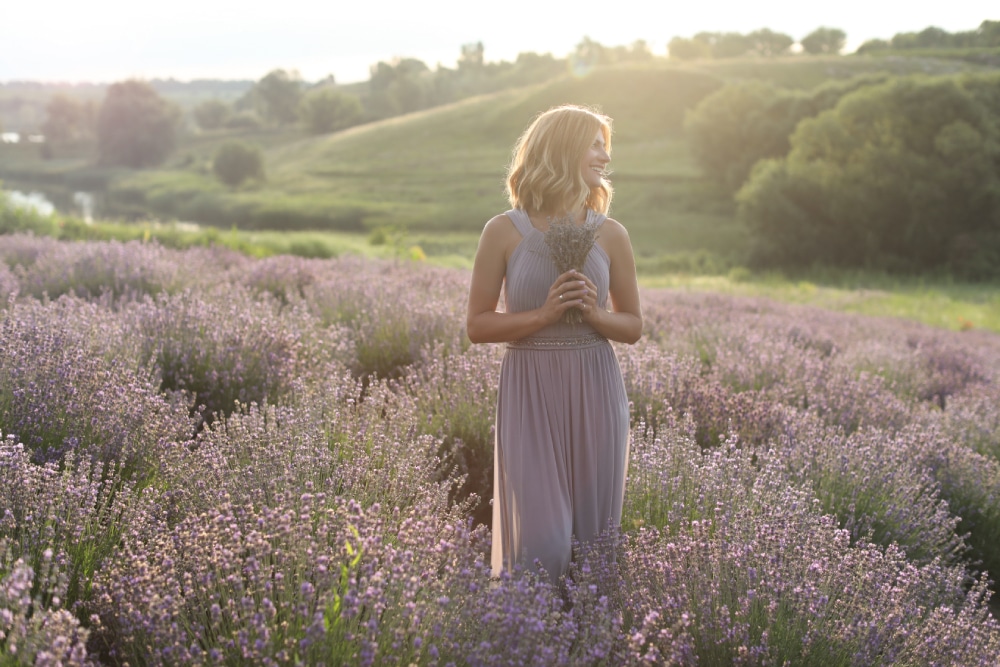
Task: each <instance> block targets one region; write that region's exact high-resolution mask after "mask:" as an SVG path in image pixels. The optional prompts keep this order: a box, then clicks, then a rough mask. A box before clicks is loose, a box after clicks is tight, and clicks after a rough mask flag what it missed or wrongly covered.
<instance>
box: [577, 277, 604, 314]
mask: <svg viewBox="0 0 1000 667" xmlns="http://www.w3.org/2000/svg"><path fill="white" fill-rule="evenodd" d="M575 274H576V276H577V277H578V278H579V279H580V280H582V281H583V286H584V290H585V293H584V295H583V298H582V299H581V300H580V305H578V306H577V308H579V309H580V312H581V313H582V314H583V321H584V322H587V323H592V322H593V320H594V318H596V317H599V316H600V312H599V311H600V309H599V308H598V307H597V285H595V284H594V282H593V281H592V280H591V279H590V278H588V277H587V276H585V275H583V274H582V273H580V272H579V271H576V272H575Z"/></svg>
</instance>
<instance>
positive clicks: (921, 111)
mask: <svg viewBox="0 0 1000 667" xmlns="http://www.w3.org/2000/svg"><path fill="white" fill-rule="evenodd" d="M970 82H972V80H971V79H969V80H965V81H964V82H959V81H957V80H955V79H944V78H941V79H930V80H927V79H920V78H897V79H893V80H890V81H888V82H886V83H883V84H880V85H875V86H867V87H863V88H860V89H858V90H856V91H855V92H853V93H851V94H849V95H846V96H845V97H843V98H842V99H841V100H840V102H839V103H838V104H837V106H836V107H834V108H833V109H829V110H827V111H825V112H823V113H821V114H819V115H818V116H816V117H815V118H810V119H807V120H804V121H803V122H802V123H800V125H799V126H798V128H797V129H796V131H795V133H794V134H793V135H792V138H791V151H790V152H789V154H788V156H787V157H786V158H778V159H771V160H765V161H763V162H761V163H760V164H758V166H757V167H755V168H754V170H753V173H752V174H751V176H750V179H749V181H748V182H747V183H746V184H745V185H744V187H743V188H742V189H741V190H740V192H739V193H738V194H737V201H738V204H739V215H740V218H741V220H743V221H744V222H745V223H746V224H747V225H748V226H749V227H750V229H751V230H752V231H753V233H754V237H755V241H756V248H755V251H754V254H755V257H756V261H757V262H758V263H761V264H774V263H777V264H782V265H795V264H798V265H808V264H810V263H813V262H817V261H819V262H824V263H828V264H836V265H841V266H857V267H866V266H867V267H874V266H877V267H882V268H890V269H905V270H923V269H928V268H933V267H938V266H943V265H950V266H951V267H952V268H953V269H954V270H955V271H956V272H959V273H965V274H967V275H985V274H987V273H989V272H990V271H992V272H993V273H994V274H995V273H997V272H998V271H1000V267H998V266H996V265H995V264H993V263H991V260H990V258H995V257H996V256H997V253H998V252H1000V170H998V169H997V165H998V164H1000V124H998V123H997V120H998V118H997V112H996V111H993V110H991V109H988V108H986V107H985V106H984V105H983V103H982V102H981V101H980V99H983V98H979V97H978V96H977V94H970V92H969V90H968V88H969V86H970V85H972V83H970ZM977 85H978V84H977ZM987 87H988V86H987Z"/></svg>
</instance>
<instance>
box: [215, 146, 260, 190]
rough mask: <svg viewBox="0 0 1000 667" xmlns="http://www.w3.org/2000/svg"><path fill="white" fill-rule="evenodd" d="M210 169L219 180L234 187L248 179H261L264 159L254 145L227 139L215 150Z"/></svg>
mask: <svg viewBox="0 0 1000 667" xmlns="http://www.w3.org/2000/svg"><path fill="white" fill-rule="evenodd" d="M212 171H213V172H214V173H215V176H216V177H217V178H218V179H219V180H220V181H222V182H223V183H225V184H226V185H228V186H229V187H233V188H235V187H237V186H239V185H242V184H243V183H244V182H245V181H247V180H249V179H257V180H263V179H264V161H263V158H262V157H261V153H260V149H258V148H256V147H255V146H250V145H248V144H245V143H243V142H241V141H227V142H226V143H224V144H222V146H220V147H219V149H218V150H217V151H216V153H215V158H214V159H213V161H212Z"/></svg>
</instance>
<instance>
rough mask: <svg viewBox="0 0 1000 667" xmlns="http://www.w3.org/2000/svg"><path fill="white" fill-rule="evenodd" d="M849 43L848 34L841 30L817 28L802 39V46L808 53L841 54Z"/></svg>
mask: <svg viewBox="0 0 1000 667" xmlns="http://www.w3.org/2000/svg"><path fill="white" fill-rule="evenodd" d="M846 41H847V33H845V32H844V31H843V30H841V29H839V28H824V27H820V28H816V29H815V30H813V31H812V32H811V33H809V34H808V35H806V36H805V37H803V38H802V41H801V42H800V44H802V48H803V49H804V50H805V51H806V53H813V54H821V53H825V54H831V53H840V52H841V50H842V49H843V48H844V43H845V42H846Z"/></svg>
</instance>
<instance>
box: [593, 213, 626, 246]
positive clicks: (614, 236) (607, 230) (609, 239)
mask: <svg viewBox="0 0 1000 667" xmlns="http://www.w3.org/2000/svg"><path fill="white" fill-rule="evenodd" d="M598 239H600V240H601V241H602V243H601V245H603V246H604V247H605V249H607V250H611V249H614V248H623V247H624V248H630V247H631V245H632V242H631V240H630V239H629V235H628V230H627V229H625V225H623V224H622V223H620V222H618V221H617V220H615V219H614V218H607V219H606V220H605V221H604V224H603V225H601V230H600V233H599V235H598Z"/></svg>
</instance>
